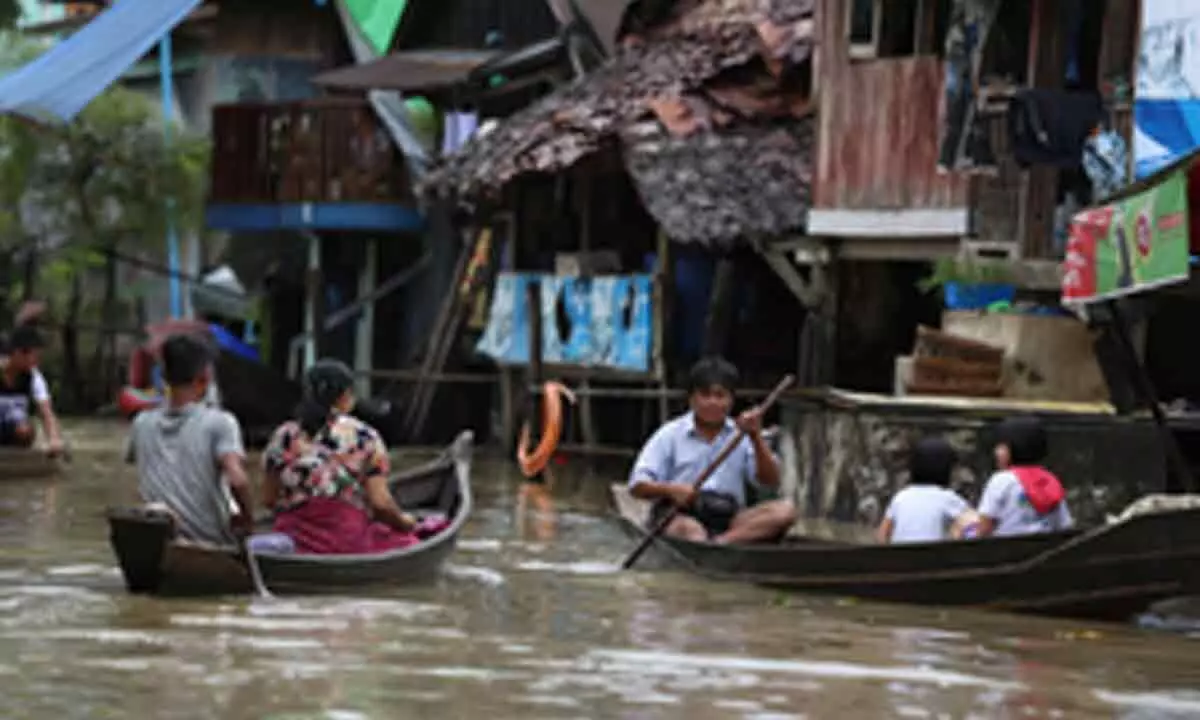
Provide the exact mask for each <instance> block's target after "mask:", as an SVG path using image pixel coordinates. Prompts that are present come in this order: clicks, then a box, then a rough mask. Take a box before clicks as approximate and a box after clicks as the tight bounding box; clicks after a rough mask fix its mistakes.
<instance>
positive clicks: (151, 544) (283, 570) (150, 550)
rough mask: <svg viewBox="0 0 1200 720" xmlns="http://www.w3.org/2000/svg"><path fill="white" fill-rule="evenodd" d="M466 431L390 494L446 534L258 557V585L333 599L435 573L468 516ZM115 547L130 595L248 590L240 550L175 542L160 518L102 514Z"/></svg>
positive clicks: (139, 510) (130, 511) (166, 520)
mask: <svg viewBox="0 0 1200 720" xmlns="http://www.w3.org/2000/svg"><path fill="white" fill-rule="evenodd" d="M473 450H474V439H473V436H472V434H471V433H470V432H464V433H462V434H461V435H459V437H458V439H456V440H455V441H454V443H452V444H451V445H450V446H449V447H448V448H447V449H446V450H445V451H443V452H442V454H441V456H439V457H438V458H437V459H435V460H433V461H431V462H428V463H426V464H424V465H421V466H419V467H415V468H412V469H410V470H407V471H405V472H402V473H399V474H397V475H396V476H394V477H393V478H392V480H391V487H392V494H393V496H394V497H395V498H396V501H397V502H398V503H399V504H400V506H401V507H402V508H404V509H405V510H406V511H408V512H412V513H414V514H416V515H418V516H421V515H429V514H435V513H436V514H441V515H444V516H445V517H448V518H450V519H451V523H450V527H449V528H447V529H446V530H444V531H442V532H440V533H439V534H437V535H436V536H434V537H432V538H429V539H427V540H425V541H423V542H421V543H419V544H417V545H413V546H410V547H406V548H401V549H398V550H392V551H390V552H385V553H375V554H371V555H307V554H299V553H297V554H286V555H285V554H271V553H255V558H256V559H257V561H258V565H259V568H260V570H261V571H262V576H263V581H264V583H265V584H266V586H267V588H269V589H270V591H271V592H274V593H310V594H311V593H321V592H337V591H342V590H346V589H350V588H360V587H366V586H396V585H406V584H409V583H415V582H419V581H422V580H425V579H428V578H430V577H432V576H434V575H436V574H437V572H438V571H439V570H440V568H441V567H442V565H443V564H444V563H445V561H446V559H447V558H448V557H449V556H450V554H451V553H452V552H453V551H454V547H455V544H456V541H457V538H458V534H459V532H460V531H461V530H462V527H463V525H464V524H465V523H466V521H467V518H468V516H469V515H470V513H471V505H472V499H471V485H470V476H471V456H472V452H473ZM107 516H108V524H109V540H110V542H111V544H112V548H113V551H114V553H115V554H116V556H117V561H118V563H119V565H120V567H121V573H122V575H123V576H124V578H125V584H126V587H127V588H128V589H129V591H130V592H133V593H139V594H154V595H224V594H240V593H248V592H251V591H252V589H253V588H252V583H251V580H250V574H249V572H248V569H247V567H246V564H245V557H244V555H243V553H242V551H241V550H240V549H238V548H232V547H225V548H222V547H214V546H206V545H198V544H194V543H186V542H182V541H177V540H175V539H174V538H173V534H174V530H173V528H174V525H173V523H172V522H171V520H170V517H169V516H167V515H166V514H165V513H163V512H162V511H157V510H148V509H146V508H143V507H136V508H113V509H110V510H109V511H108V513H107Z"/></svg>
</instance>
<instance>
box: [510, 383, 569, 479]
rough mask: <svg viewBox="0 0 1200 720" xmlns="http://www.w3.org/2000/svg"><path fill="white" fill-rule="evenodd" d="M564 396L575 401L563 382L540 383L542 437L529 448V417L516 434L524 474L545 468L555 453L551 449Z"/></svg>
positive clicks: (559, 434) (558, 429) (557, 437)
mask: <svg viewBox="0 0 1200 720" xmlns="http://www.w3.org/2000/svg"><path fill="white" fill-rule="evenodd" d="M563 398H566V399H567V401H568V402H570V403H571V404H572V405H574V404H575V393H573V392H571V389H570V388H568V387H567V386H566V385H563V384H562V383H560V382H553V381H551V382H547V383H546V384H544V385H542V439H541V441H540V442H538V446H537V447H536V448H534V449H532V450H530V448H529V443H530V429H529V421H528V420H526V421H525V424H523V425H522V426H521V434H520V436H519V437H518V438H517V464H518V465H520V466H521V473H522V474H523V475H524V476H525V477H527V478H531V477H536V476H537V474H538V473H540V472H541V471H542V470H544V469H546V465H548V464H549V463H550V459H551V458H552V457H554V451H555V450H557V449H558V442H559V440H561V439H562V425H563Z"/></svg>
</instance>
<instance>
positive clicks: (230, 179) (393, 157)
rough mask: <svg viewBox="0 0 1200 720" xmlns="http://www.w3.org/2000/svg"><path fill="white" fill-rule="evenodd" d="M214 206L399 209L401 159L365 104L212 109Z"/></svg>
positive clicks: (406, 186)
mask: <svg viewBox="0 0 1200 720" xmlns="http://www.w3.org/2000/svg"><path fill="white" fill-rule="evenodd" d="M212 132H213V158H212V186H211V190H210V200H211V202H214V203H257V204H287V203H350V202H373V203H402V202H406V201H409V200H411V197H412V188H411V185H410V183H409V178H408V175H407V172H406V170H405V165H404V159H403V157H401V156H400V153H399V152H398V151H397V150H396V149H395V146H394V145H393V144H392V141H391V139H390V138H389V136H388V134H387V132H386V131H385V130H384V128H383V127H382V125H380V123H379V121H378V119H377V118H376V117H375V113H374V112H373V111H372V109H371V107H370V105H369V104H368V103H367V102H366V100H360V99H343V98H336V99H320V100H309V101H303V102H290V103H270V104H262V103H253V104H248V103H237V104H228V105H219V106H217V107H215V108H213V115H212Z"/></svg>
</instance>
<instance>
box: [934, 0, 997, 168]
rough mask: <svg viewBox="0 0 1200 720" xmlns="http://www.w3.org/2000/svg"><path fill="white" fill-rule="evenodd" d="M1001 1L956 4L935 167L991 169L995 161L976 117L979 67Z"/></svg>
mask: <svg viewBox="0 0 1200 720" xmlns="http://www.w3.org/2000/svg"><path fill="white" fill-rule="evenodd" d="M999 9H1000V0H954V4H953V5H952V6H951V9H950V26H949V29H948V30H947V31H946V46H945V49H946V81H945V100H944V108H945V110H944V116H943V118H942V127H941V133H940V135H941V137H940V138H939V139H938V147H939V152H938V168H939V169H940V170H942V171H952V172H962V171H971V170H980V169H983V170H990V169H991V168H992V167H994V166H995V157H994V155H993V153H992V151H991V146H990V144H989V142H988V138H987V133H986V132H985V129H984V128H983V126H982V124H981V123H980V122H979V118H978V113H977V98H978V94H977V86H978V84H979V67H980V64H981V61H982V58H983V48H984V45H985V44H986V42H987V37H988V33H989V32H990V31H991V28H992V25H993V24H995V21H996V15H997V13H998V12H999Z"/></svg>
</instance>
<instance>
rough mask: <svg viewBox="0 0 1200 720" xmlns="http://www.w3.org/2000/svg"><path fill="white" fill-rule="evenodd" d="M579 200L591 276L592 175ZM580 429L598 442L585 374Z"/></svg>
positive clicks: (582, 244) (586, 273)
mask: <svg viewBox="0 0 1200 720" xmlns="http://www.w3.org/2000/svg"><path fill="white" fill-rule="evenodd" d="M576 188H577V193H578V197H577V201H578V202H579V208H580V213H579V214H580V219H579V225H580V228H579V253H580V255H581V256H582V257H581V259H582V260H583V261H584V270H583V272H582V276H583V277H588V278H590V277H591V275H592V273H591V264H590V263H588V262H587V258H586V255H587V254H588V253H590V252H591V250H592V210H593V207H592V195H593V193H592V189H593V185H592V176H591V175H585V176H584V178H583V180H582V181H581V182H580V183H578V184H577V185H576ZM579 389H580V390H581V392H580V393H579V430H580V435H581V437H582V440H583V445H584V447H585V448H589V449H590V448H592V447H594V446H595V445H596V444H597V438H596V416H595V410H594V407H593V405H592V392H591V390H592V383H591V379H590V378H589V377H588V376H587V375H584V376H583V380H581V381H580V383H579Z"/></svg>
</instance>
